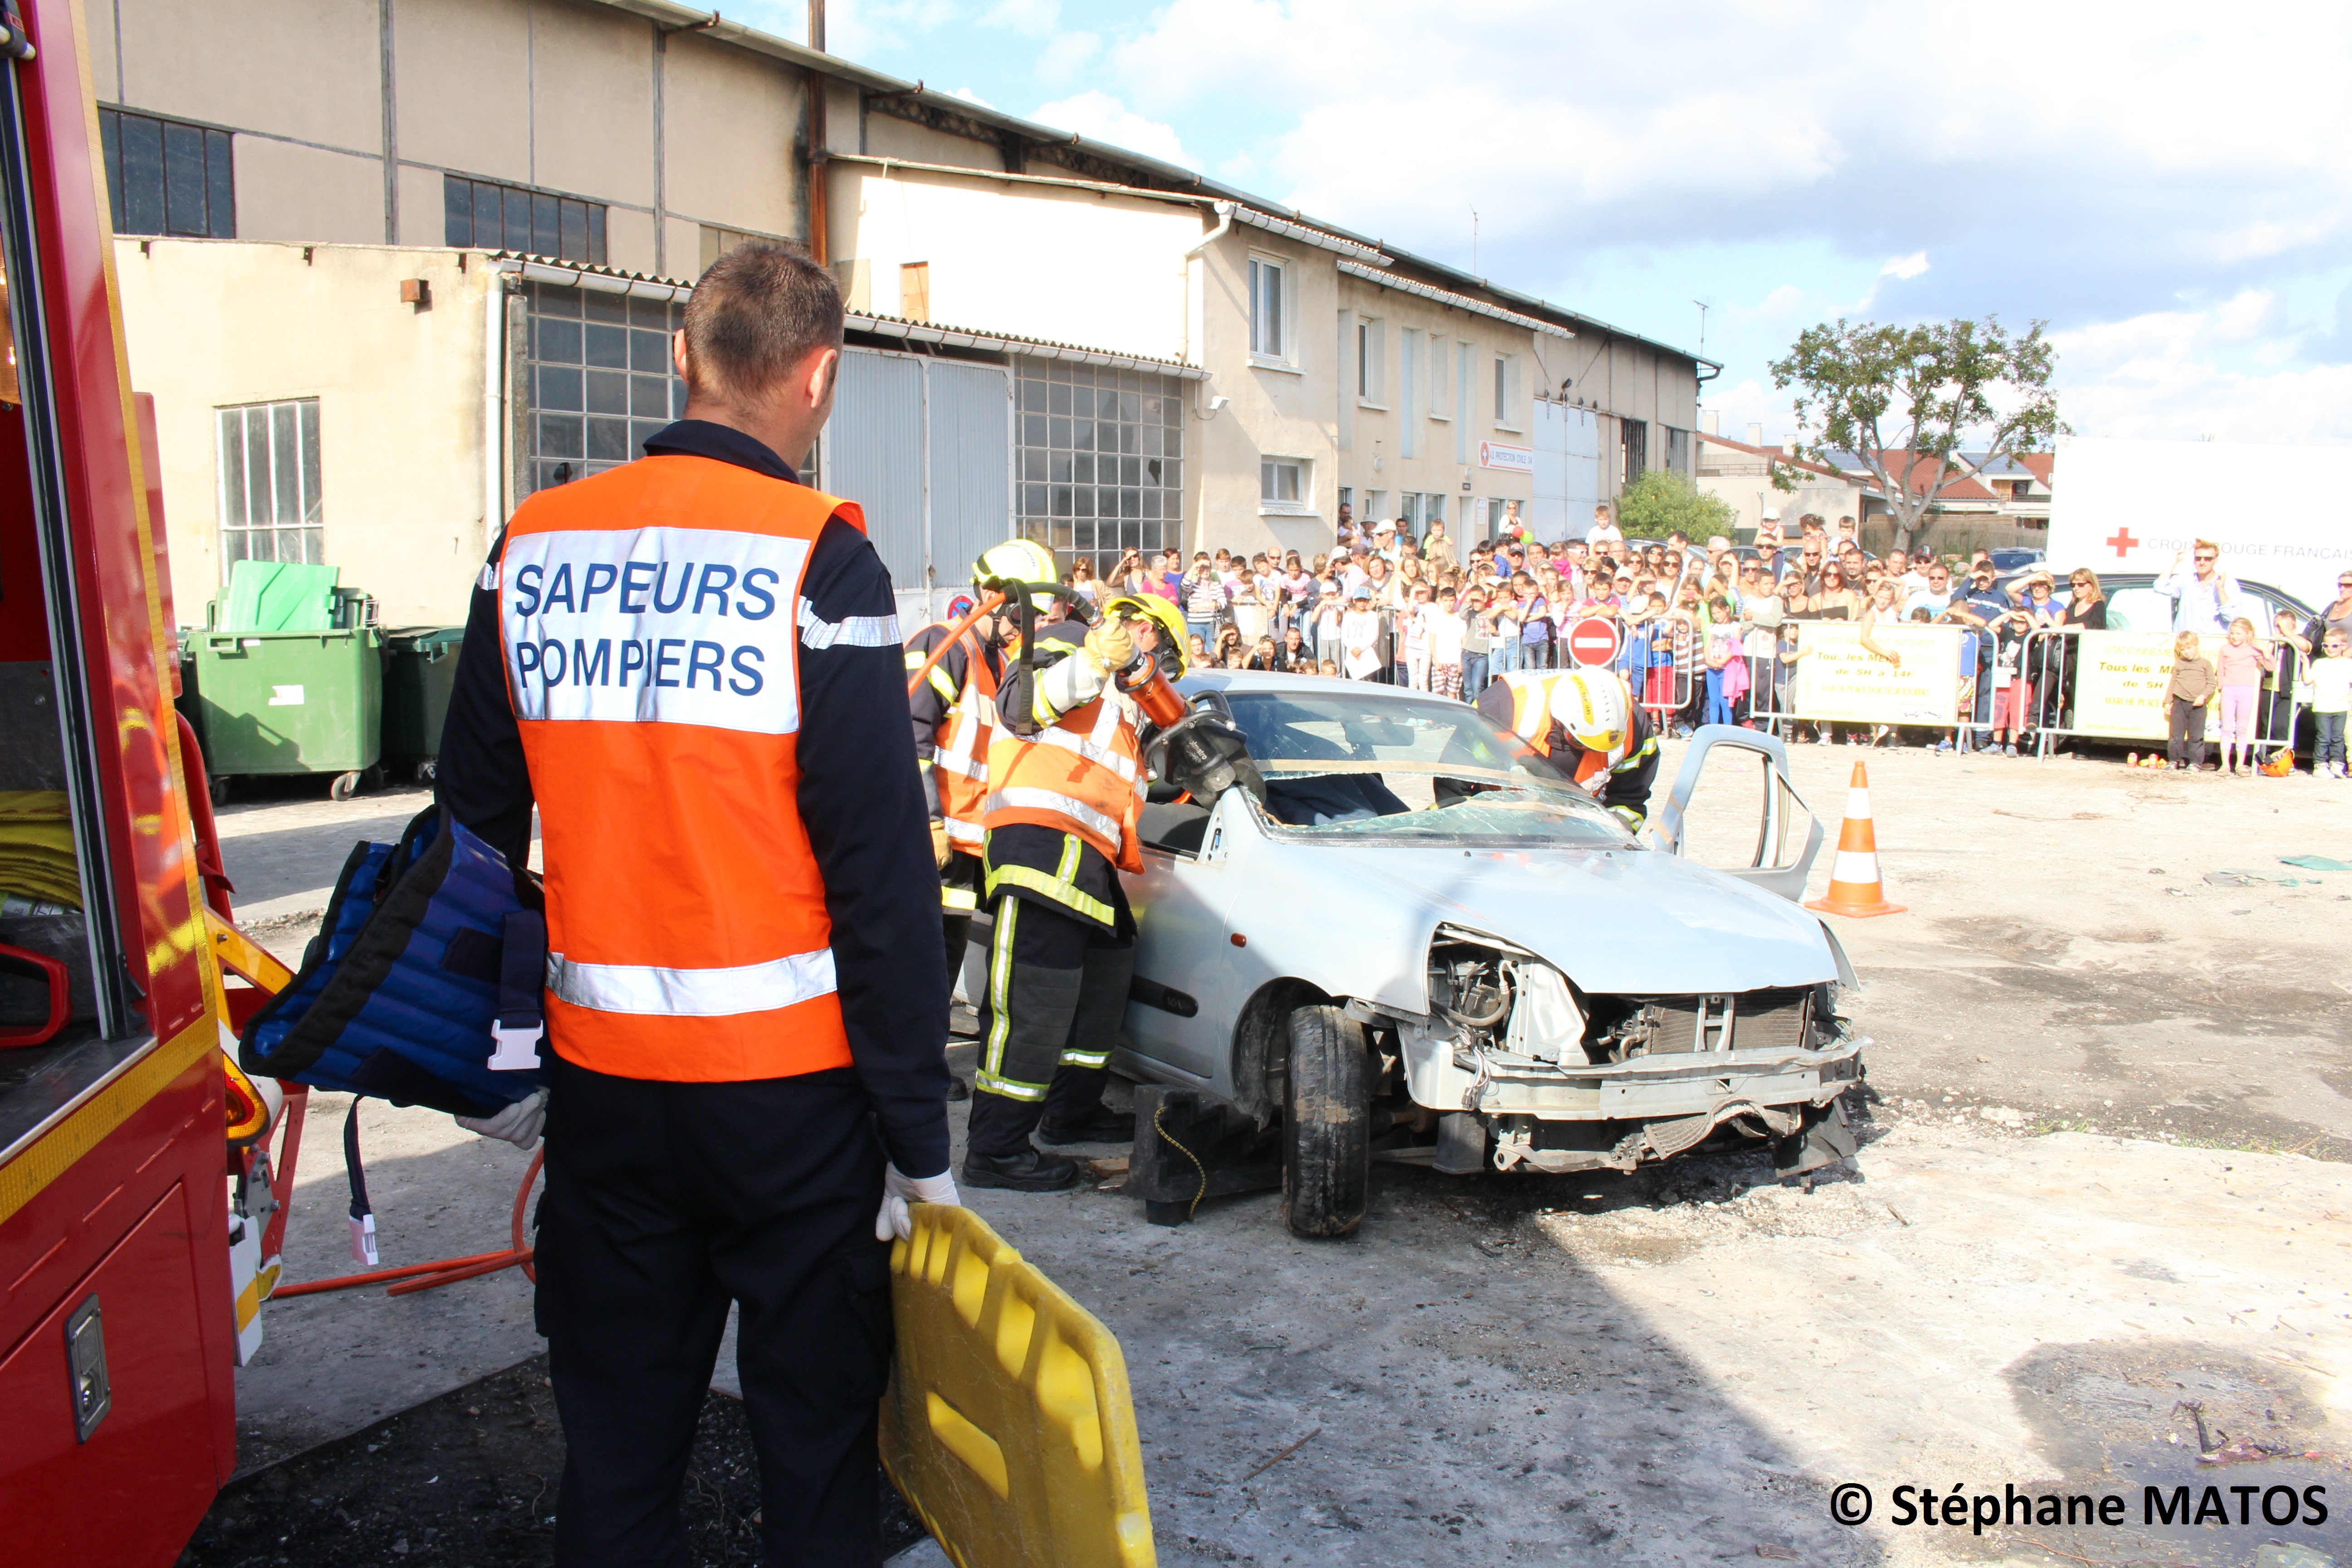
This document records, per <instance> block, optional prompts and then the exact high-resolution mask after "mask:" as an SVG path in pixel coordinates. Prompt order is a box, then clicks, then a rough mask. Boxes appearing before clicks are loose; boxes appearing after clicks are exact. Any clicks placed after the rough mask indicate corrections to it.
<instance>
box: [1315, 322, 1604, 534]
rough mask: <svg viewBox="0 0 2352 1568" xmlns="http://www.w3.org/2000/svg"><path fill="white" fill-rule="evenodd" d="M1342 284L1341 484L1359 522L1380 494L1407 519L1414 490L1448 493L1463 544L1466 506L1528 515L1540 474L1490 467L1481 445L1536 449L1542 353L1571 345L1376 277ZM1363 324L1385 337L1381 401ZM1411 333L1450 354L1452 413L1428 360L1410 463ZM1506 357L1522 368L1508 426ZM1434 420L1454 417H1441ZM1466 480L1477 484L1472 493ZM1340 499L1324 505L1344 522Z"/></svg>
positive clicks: (1424, 348) (1449, 517) (1449, 514)
mask: <svg viewBox="0 0 2352 1568" xmlns="http://www.w3.org/2000/svg"><path fill="white" fill-rule="evenodd" d="M1339 283H1340V291H1339V302H1340V305H1341V307H1342V313H1341V315H1340V317H1339V321H1338V322H1337V332H1338V342H1339V351H1340V358H1341V360H1342V362H1343V363H1342V364H1341V367H1340V375H1339V385H1338V387H1337V388H1336V389H1335V390H1336V394H1337V402H1338V406H1339V425H1340V427H1341V429H1342V430H1343V431H1346V432H1347V437H1346V439H1345V442H1344V445H1343V449H1342V452H1341V456H1340V459H1339V469H1340V474H1341V478H1340V479H1339V483H1341V484H1344V485H1347V486H1349V488H1351V489H1353V490H1354V491H1355V492H1356V495H1357V497H1358V503H1357V508H1356V511H1357V515H1358V516H1359V517H1363V516H1366V515H1369V514H1368V512H1367V510H1366V507H1367V505H1368V503H1367V502H1366V501H1365V500H1364V499H1363V498H1364V497H1365V496H1366V495H1367V494H1368V493H1369V492H1370V491H1374V490H1380V491H1384V492H1386V497H1385V500H1384V501H1383V502H1382V505H1381V511H1382V512H1383V514H1385V515H1387V516H1391V517H1393V516H1397V515H1400V514H1401V513H1402V510H1403V507H1402V501H1401V500H1400V498H1401V497H1402V494H1403V493H1404V492H1405V491H1408V490H1411V491H1418V492H1421V493H1423V494H1437V495H1443V496H1444V497H1445V498H1446V500H1445V518H1446V522H1447V526H1448V528H1449V530H1450V531H1452V532H1453V533H1454V536H1455V537H1456V538H1461V537H1464V536H1465V535H1464V532H1463V529H1462V524H1463V521H1464V520H1465V514H1464V510H1463V509H1464V507H1465V504H1467V503H1468V502H1470V501H1472V500H1488V499H1490V498H1499V499H1502V500H1517V501H1519V502H1520V503H1522V504H1521V507H1520V510H1521V511H1522V512H1524V511H1525V510H1527V509H1526V505H1525V503H1526V502H1528V500H1531V499H1532V498H1533V497H1534V494H1535V479H1534V476H1533V475H1531V474H1526V473H1519V472H1514V471H1509V470H1505V469H1495V468H1482V467H1480V466H1479V462H1478V444H1479V443H1480V442H1482V441H1497V442H1501V443H1503V444H1505V445H1507V446H1512V447H1532V446H1533V445H1534V444H1535V432H1534V411H1533V406H1532V404H1531V401H1530V400H1531V398H1532V397H1533V395H1534V392H1535V390H1536V388H1537V387H1538V385H1539V384H1540V383H1541V381H1542V377H1543V370H1542V368H1541V367H1539V366H1538V364H1537V363H1536V360H1535V356H1536V354H1537V353H1543V354H1544V355H1546V356H1547V357H1548V358H1549V359H1557V358H1558V357H1559V349H1561V348H1565V347H1568V346H1570V345H1569V343H1568V342H1567V341H1565V340H1562V339H1559V338H1554V337H1549V336H1544V337H1541V338H1538V334H1537V333H1535V332H1534V331H1530V330H1529V329H1528V328H1524V327H1516V326H1513V325H1511V324H1510V323H1509V322H1507V321H1496V320H1495V319H1494V318H1492V317H1490V316H1482V315H1479V314H1478V313H1476V312H1475V311H1470V310H1458V309H1455V308H1454V307H1451V306H1447V305H1444V304H1441V303H1439V302H1438V301H1436V300H1428V299H1424V298H1423V297H1422V296H1420V295H1417V294H1412V293H1408V292H1406V291H1405V290H1403V289H1384V288H1382V287H1381V286H1380V285H1379V284H1376V283H1372V282H1370V281H1369V280H1366V279H1358V278H1352V277H1347V276H1344V275H1343V276H1342V277H1341V278H1340V279H1339ZM1360 321H1367V322H1370V323H1371V324H1373V325H1374V327H1375V329H1376V331H1378V332H1379V334H1380V348H1379V350H1378V353H1377V359H1376V364H1377V366H1378V369H1379V376H1378V380H1379V385H1378V386H1377V388H1376V389H1375V390H1374V392H1373V394H1372V395H1370V396H1368V397H1363V398H1359V397H1358V395H1357V394H1356V364H1355V359H1356V327H1357V325H1358V323H1359V322H1360ZM1406 331H1413V332H1418V333H1420V334H1422V336H1421V340H1420V342H1421V348H1420V353H1421V354H1422V355H1423V356H1426V354H1427V353H1428V345H1429V343H1430V342H1431V341H1432V340H1433V339H1434V340H1435V341H1436V342H1438V343H1439V344H1441V345H1442V346H1443V349H1444V353H1445V354H1446V362H1445V378H1444V380H1445V384H1444V406H1443V407H1442V408H1437V409H1434V410H1433V409H1432V408H1431V406H1430V403H1429V387H1430V375H1429V367H1428V363H1427V361H1426V358H1425V357H1423V358H1421V359H1420V360H1419V361H1418V362H1417V366H1416V368H1417V372H1418V381H1419V384H1420V388H1419V391H1418V392H1417V393H1416V395H1415V405H1414V410H1413V416H1412V424H1413V434H1414V455H1413V456H1412V457H1410V458H1408V457H1406V456H1405V455H1404V441H1403V434H1404V423H1405V400H1404V388H1403V375H1404V353H1403V333H1405V332H1406ZM1465 342H1466V343H1468V344H1469V345H1470V366H1469V381H1468V383H1467V384H1466V387H1465V384H1463V383H1462V381H1461V374H1462V363H1461V353H1460V352H1459V345H1460V344H1463V343H1465ZM1498 354H1504V355H1510V356H1513V358H1514V359H1515V362H1516V363H1515V365H1514V374H1513V376H1512V381H1513V386H1514V390H1513V395H1512V405H1511V409H1510V423H1509V424H1507V425H1504V424H1498V423H1496V419H1495V394H1494V362H1495V358H1496V355H1498ZM1465 390H1466V392H1467V394H1468V396H1467V399H1466V401H1467V405H1468V406H1467V410H1466V414H1467V417H1466V418H1462V417H1460V416H1459V415H1460V413H1461V412H1462V405H1463V403H1464V401H1465V399H1464V398H1463V396H1462V395H1461V394H1462V393H1463V392H1464V391H1465ZM1433 413H1434V414H1438V415H1443V416H1444V417H1442V418H1440V417H1433ZM1457 431H1458V432H1459V439H1458V440H1457ZM1375 464H1377V465H1378V466H1377V467H1375ZM1465 480H1467V481H1468V485H1469V488H1468V489H1465V488H1464V481H1465ZM1337 501H1338V496H1337V495H1336V494H1334V495H1332V496H1331V497H1329V498H1328V502H1327V504H1326V505H1325V507H1324V510H1325V511H1326V513H1327V515H1329V516H1331V517H1332V518H1334V519H1335V520H1336V518H1337V515H1338V508H1337Z"/></svg>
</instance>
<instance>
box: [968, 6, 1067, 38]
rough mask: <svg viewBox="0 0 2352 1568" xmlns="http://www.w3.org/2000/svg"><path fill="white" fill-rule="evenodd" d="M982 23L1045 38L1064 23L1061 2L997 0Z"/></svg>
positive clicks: (982, 18) (982, 19)
mask: <svg viewBox="0 0 2352 1568" xmlns="http://www.w3.org/2000/svg"><path fill="white" fill-rule="evenodd" d="M981 22H982V24H983V25H984V26H991V27H1010V28H1012V29H1013V31H1014V32H1016V33H1027V34H1030V35H1032V36H1033V37H1041V38H1042V37H1045V35H1046V34H1048V33H1050V32H1052V31H1053V30H1054V29H1055V27H1057V26H1061V23H1062V5H1061V0H996V4H995V5H992V6H990V7H989V8H988V11H987V13H986V14H985V15H983V16H982V17H981Z"/></svg>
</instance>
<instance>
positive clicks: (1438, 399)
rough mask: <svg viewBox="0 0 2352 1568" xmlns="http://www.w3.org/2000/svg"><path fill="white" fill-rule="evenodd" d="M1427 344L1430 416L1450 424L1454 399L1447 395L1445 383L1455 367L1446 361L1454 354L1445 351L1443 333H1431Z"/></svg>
mask: <svg viewBox="0 0 2352 1568" xmlns="http://www.w3.org/2000/svg"><path fill="white" fill-rule="evenodd" d="M1425 346H1426V347H1427V348H1428V350H1429V366H1428V372H1429V416H1430V417H1431V418H1432V419H1434V420H1436V421H1437V422H1438V423H1439V424H1441V425H1450V424H1452V423H1453V421H1454V415H1453V412H1452V410H1451V407H1450V405H1451V404H1452V403H1453V401H1454V400H1453V399H1452V398H1450V397H1448V396H1446V395H1445V383H1446V381H1447V379H1448V376H1449V374H1450V373H1451V372H1452V369H1453V367H1452V366H1451V365H1450V364H1448V363H1446V362H1447V361H1449V360H1451V359H1452V358H1453V357H1454V356H1453V355H1451V354H1449V353H1446V352H1445V338H1444V335H1443V334H1442V333H1438V332H1432V333H1430V334H1429V342H1428V343H1427V344H1426V345H1425Z"/></svg>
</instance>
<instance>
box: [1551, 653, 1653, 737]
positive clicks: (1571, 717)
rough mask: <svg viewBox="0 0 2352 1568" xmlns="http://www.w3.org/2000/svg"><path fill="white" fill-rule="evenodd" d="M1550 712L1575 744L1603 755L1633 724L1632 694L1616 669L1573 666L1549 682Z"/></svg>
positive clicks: (1625, 735) (1627, 733)
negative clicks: (1564, 673)
mask: <svg viewBox="0 0 2352 1568" xmlns="http://www.w3.org/2000/svg"><path fill="white" fill-rule="evenodd" d="M1551 716H1552V717H1553V718H1555V719H1557V720H1559V723H1560V727H1561V728H1562V729H1564V730H1566V731H1568V732H1569V735H1570V738H1571V739H1573V740H1574V741H1575V742H1576V743H1577V744H1579V745H1580V746H1582V747H1584V748H1585V749H1586V750H1588V751H1593V752H1600V753H1601V755H1603V756H1607V755H1609V754H1611V753H1612V752H1616V751H1617V750H1618V749H1619V748H1621V747H1622V746H1623V745H1624V744H1625V743H1626V739H1627V737H1628V736H1629V735H1630V734H1631V733H1632V732H1633V693H1632V692H1630V691H1628V690H1627V689H1625V682H1624V680H1623V679H1622V678H1621V677H1620V676H1619V675H1618V674H1617V673H1616V671H1614V670H1609V669H1574V670H1570V671H1569V673H1567V674H1566V675H1563V676H1561V677H1560V678H1559V679H1558V680H1556V681H1554V682H1552V688H1551Z"/></svg>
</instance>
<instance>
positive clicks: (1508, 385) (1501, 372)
mask: <svg viewBox="0 0 2352 1568" xmlns="http://www.w3.org/2000/svg"><path fill="white" fill-rule="evenodd" d="M1495 428H1496V429H1497V430H1508V431H1511V432H1512V433H1513V434H1517V432H1518V431H1519V430H1520V429H1521V428H1522V426H1521V425H1520V424H1519V356H1518V355H1517V354H1515V353H1496V355H1495Z"/></svg>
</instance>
